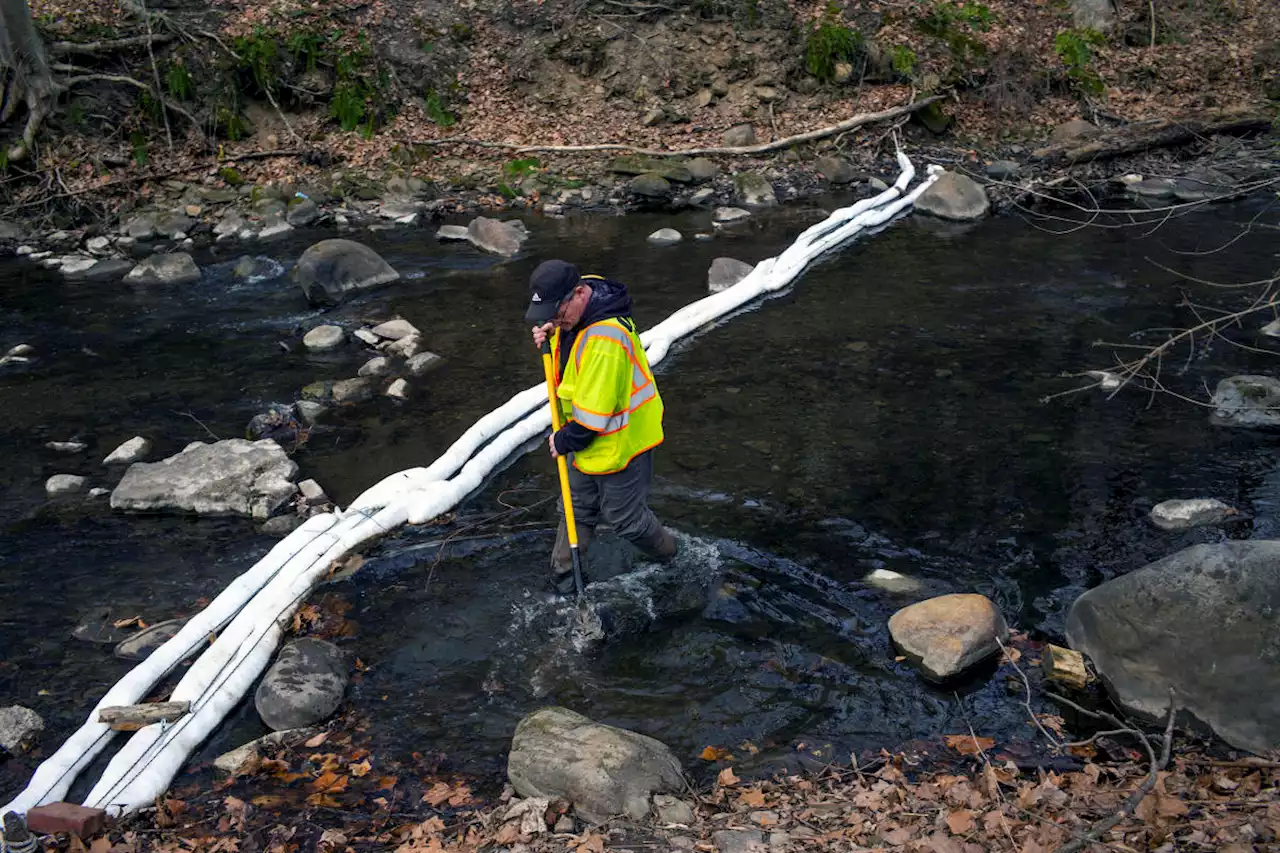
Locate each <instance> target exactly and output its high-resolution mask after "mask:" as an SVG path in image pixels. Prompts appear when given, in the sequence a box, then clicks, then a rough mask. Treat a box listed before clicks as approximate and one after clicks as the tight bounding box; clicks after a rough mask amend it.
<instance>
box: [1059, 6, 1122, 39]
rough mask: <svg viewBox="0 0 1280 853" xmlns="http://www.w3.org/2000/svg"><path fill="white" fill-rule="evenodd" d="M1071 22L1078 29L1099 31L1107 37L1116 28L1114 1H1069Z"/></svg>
mask: <svg viewBox="0 0 1280 853" xmlns="http://www.w3.org/2000/svg"><path fill="white" fill-rule="evenodd" d="M1068 5H1069V6H1070V8H1071V22H1072V24H1074V25H1075V26H1076V27H1077V28H1078V29H1087V30H1097V31H1098V32H1100V33H1102V34H1104V35H1106V34H1107V33H1110V32H1111V31H1112V30H1114V29H1115V28H1116V21H1117V20H1118V19H1117V16H1116V7H1115V5H1114V0H1069V2H1068Z"/></svg>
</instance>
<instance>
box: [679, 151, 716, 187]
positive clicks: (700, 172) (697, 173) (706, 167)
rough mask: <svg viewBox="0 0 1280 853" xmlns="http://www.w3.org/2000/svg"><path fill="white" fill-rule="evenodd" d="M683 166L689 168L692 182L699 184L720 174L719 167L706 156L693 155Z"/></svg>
mask: <svg viewBox="0 0 1280 853" xmlns="http://www.w3.org/2000/svg"><path fill="white" fill-rule="evenodd" d="M684 166H685V168H686V169H688V170H689V177H690V178H692V179H693V181H694V183H699V184H701V183H703V182H705V181H710V180H713V179H714V178H715V176H716V175H718V174H720V167H719V166H717V165H716V164H715V163H713V162H711V161H710V160H708V159H707V158H706V157H695V158H693V159H692V160H690V161H689V162H688V163H685V164H684Z"/></svg>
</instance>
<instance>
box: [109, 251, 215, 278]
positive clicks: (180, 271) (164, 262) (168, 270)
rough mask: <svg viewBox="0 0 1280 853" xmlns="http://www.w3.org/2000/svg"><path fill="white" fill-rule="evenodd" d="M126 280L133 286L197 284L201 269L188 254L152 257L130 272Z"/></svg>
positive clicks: (176, 253)
mask: <svg viewBox="0 0 1280 853" xmlns="http://www.w3.org/2000/svg"><path fill="white" fill-rule="evenodd" d="M124 280H125V281H127V282H129V283H131V284H195V283H196V282H197V281H199V280H200V268H199V267H198V266H196V262H195V261H194V260H192V258H191V256H190V255H188V254H187V253H186V252H174V253H173V254H171V255H152V256H151V257H149V258H147V259H146V260H144V261H143V262H142V263H140V264H138V265H137V266H136V267H134V268H133V269H131V270H129V274H128V275H126V276H125V277H124Z"/></svg>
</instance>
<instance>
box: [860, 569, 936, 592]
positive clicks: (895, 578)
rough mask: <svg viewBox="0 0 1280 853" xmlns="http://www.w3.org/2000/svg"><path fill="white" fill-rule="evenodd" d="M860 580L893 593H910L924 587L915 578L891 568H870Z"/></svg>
mask: <svg viewBox="0 0 1280 853" xmlns="http://www.w3.org/2000/svg"><path fill="white" fill-rule="evenodd" d="M862 582H863V583H865V584H866V585H867V586H873V587H875V588H876V589H882V590H884V591H885V592H889V593H893V594H894V595H910V594H913V593H917V592H920V590H922V589H924V584H923V583H921V582H920V581H919V580H917V579H916V578H913V577H911V576H909V575H904V574H901V573H900V572H895V571H893V570H892V569H872V570H871V571H870V572H867V574H866V575H865V576H864V577H863V578H862Z"/></svg>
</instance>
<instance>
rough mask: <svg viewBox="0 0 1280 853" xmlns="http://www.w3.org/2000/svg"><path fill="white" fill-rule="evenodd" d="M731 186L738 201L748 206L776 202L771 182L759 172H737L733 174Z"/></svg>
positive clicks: (776, 198) (766, 204) (759, 205)
mask: <svg viewBox="0 0 1280 853" xmlns="http://www.w3.org/2000/svg"><path fill="white" fill-rule="evenodd" d="M733 188H734V191H735V192H736V193H737V198H738V203H739V204H745V205H748V206H750V207H763V206H768V205H773V204H777V203H778V197H777V196H776V195H774V192H773V184H771V183H769V181H768V179H766V178H765V176H764V175H761V174H760V173H759V172H739V173H738V174H736V175H734V176H733Z"/></svg>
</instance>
